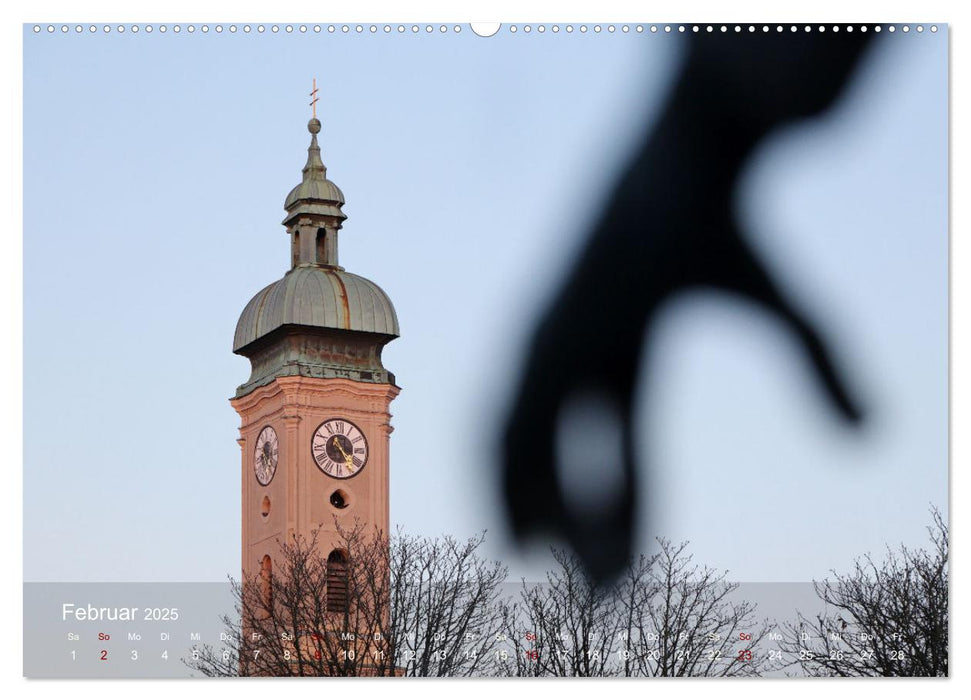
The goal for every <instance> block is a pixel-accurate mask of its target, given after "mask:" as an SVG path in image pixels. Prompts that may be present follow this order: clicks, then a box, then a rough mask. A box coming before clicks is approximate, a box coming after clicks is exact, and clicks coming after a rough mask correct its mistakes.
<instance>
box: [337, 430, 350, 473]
mask: <svg viewBox="0 0 971 700" xmlns="http://www.w3.org/2000/svg"><path fill="white" fill-rule="evenodd" d="M334 444H335V445H336V446H337V449H338V450H340V451H341V454H342V455H344V463H345V464H346V465H347V468H348V469H350V470H351V471H353V470H354V462H353V461H352V460H351V456H350V455H349V454H347V453H346V452H345V451H344V447H343V446H342V445H341V442H340V440H338V439H337V438H336V437H335V438H334Z"/></svg>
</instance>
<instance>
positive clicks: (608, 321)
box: [501, 26, 872, 583]
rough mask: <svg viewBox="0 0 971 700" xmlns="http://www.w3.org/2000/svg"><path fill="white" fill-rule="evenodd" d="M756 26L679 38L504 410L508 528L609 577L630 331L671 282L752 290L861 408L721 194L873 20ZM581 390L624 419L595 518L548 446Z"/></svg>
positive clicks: (833, 87) (852, 54)
mask: <svg viewBox="0 0 971 700" xmlns="http://www.w3.org/2000/svg"><path fill="white" fill-rule="evenodd" d="M757 29H758V30H759V31H758V32H757V33H755V34H749V33H745V34H734V33H732V32H731V31H729V32H728V33H725V34H722V33H717V30H716V33H714V34H701V35H695V36H691V37H689V38H686V41H687V42H688V44H689V47H688V51H687V56H686V58H685V61H684V64H683V66H682V69H681V72H680V76H679V78H678V80H677V82H676V84H675V86H674V88H673V91H672V93H671V95H670V96H669V98H668V101H667V104H666V106H665V108H664V110H663V112H662V114H661V116H660V119H659V121H658V122H657V123H656V125H655V126H654V127H653V129H651V130H650V133H649V134H648V135H647V137H646V139H645V141H644V144H643V147H642V148H640V149H639V150H638V151H637V152H636V154H635V157H634V158H633V161H632V162H631V163H630V165H629V167H628V169H627V170H626V172H625V173H624V175H623V177H622V178H621V179H620V181H619V183H618V185H617V186H616V187H615V189H614V191H613V194H612V196H611V198H610V200H609V201H608V202H607V204H606V206H605V207H604V209H603V215H602V216H601V217H600V220H599V223H598V224H597V226H596V227H595V229H594V231H593V232H592V235H591V236H590V238H589V241H588V243H587V245H586V247H585V249H584V250H583V252H582V253H581V255H580V256H579V259H578V261H577V262H576V264H575V266H574V268H573V270H572V272H571V273H570V274H569V275H568V277H567V279H566V281H565V283H564V284H563V286H562V288H561V290H560V291H559V293H558V295H557V296H556V298H555V300H554V301H553V303H552V304H551V306H550V308H549V309H548V310H547V311H546V313H545V314H544V315H543V317H542V319H541V320H540V323H539V324H538V327H537V328H536V330H535V335H534V336H533V340H532V343H531V346H530V347H529V349H528V354H527V361H526V363H525V366H524V374H523V377H522V379H521V382H520V385H519V387H518V390H517V394H516V396H515V399H514V403H513V406H512V410H511V412H510V415H509V416H508V418H507V420H506V423H505V433H504V437H503V452H502V459H503V462H502V465H501V469H502V488H503V497H504V500H505V502H506V504H507V506H508V515H509V518H510V524H511V526H512V531H513V534H514V536H515V537H516V538H517V540H520V541H522V540H524V539H525V538H526V537H527V536H529V535H530V534H542V533H545V534H552V535H555V536H558V537H560V538H562V539H564V540H565V541H566V542H567V543H568V544H569V545H570V546H571V547H572V548H573V550H574V551H575V552H576V554H577V555H578V557H579V558H580V559H581V560H582V561H583V563H584V565H585V567H586V569H587V572H588V574H590V576H591V577H592V579H593V580H594V581H596V582H598V583H605V582H607V581H609V580H611V579H612V578H614V577H615V576H616V575H617V574H618V573H619V572H620V571H621V570H622V569H623V567H624V566H625V565H626V564H627V561H628V559H629V557H630V555H631V549H632V546H633V541H634V533H633V526H634V518H635V512H636V506H637V503H636V498H637V492H638V489H637V473H636V470H635V464H634V454H633V449H632V445H633V437H632V427H631V415H632V411H633V406H632V400H633V390H634V388H635V386H636V384H637V381H638V365H639V361H640V359H641V358H642V356H643V353H642V347H641V346H642V343H643V342H644V341H645V339H647V340H648V341H649V339H650V330H651V325H652V323H653V322H654V319H655V316H656V312H657V311H658V309H659V307H660V306H661V304H662V303H663V302H665V301H667V300H668V299H670V298H671V297H672V296H673V295H675V294H677V293H678V292H682V291H687V290H690V289H699V288H708V289H711V290H713V291H716V292H722V293H726V294H733V295H738V296H740V297H743V298H745V299H747V300H749V301H752V302H755V303H757V304H758V305H759V306H760V307H761V308H763V309H764V310H765V311H766V312H768V313H769V314H771V315H772V316H774V317H775V318H777V319H778V320H779V321H780V322H781V323H782V324H783V325H784V326H785V327H786V328H787V329H788V330H789V331H791V332H792V333H793V334H794V336H795V337H796V338H797V339H798V341H799V343H800V345H801V347H802V349H803V352H804V353H805V357H806V359H807V360H808V361H809V363H810V365H811V367H812V369H813V370H814V374H815V376H816V379H817V381H818V382H819V384H820V385H821V386H822V388H823V389H824V391H825V393H826V395H827V396H828V397H829V400H830V403H831V406H832V410H834V411H835V412H836V413H837V414H838V415H840V416H841V417H842V418H844V419H845V420H846V421H848V422H850V423H857V422H858V421H859V420H860V419H861V410H860V408H859V407H858V405H857V402H856V401H855V400H854V397H853V396H852V394H851V392H850V391H849V389H848V387H847V383H846V382H845V380H844V379H843V378H842V377H841V376H840V373H839V372H838V371H837V367H836V364H835V363H834V361H833V359H832V357H831V354H830V352H829V350H828V349H827V347H826V344H825V342H824V340H823V338H822V337H821V335H820V332H819V331H818V330H817V329H816V327H815V326H814V324H813V323H812V322H810V320H808V319H807V318H806V316H805V315H804V313H803V312H802V310H801V309H799V308H797V306H796V305H795V304H794V303H793V302H792V301H791V300H789V299H787V298H786V295H785V294H784V292H783V290H782V289H780V287H779V285H778V284H777V283H776V282H775V281H774V280H773V277H772V275H771V272H770V271H769V270H768V269H766V267H765V265H764V264H763V263H762V261H761V260H760V259H759V257H758V255H757V254H756V252H755V251H754V250H753V249H752V248H751V247H750V246H749V245H748V243H747V242H746V241H745V238H744V236H743V232H742V231H740V230H739V227H738V223H737V221H736V217H735V212H734V208H733V205H734V198H735V194H736V187H737V183H738V178H739V175H740V173H741V171H742V169H743V167H744V166H745V165H746V162H747V161H748V159H749V158H750V156H751V154H752V153H753V151H754V150H755V148H756V147H757V146H758V144H759V142H760V141H761V140H762V139H763V138H764V137H765V136H766V135H767V134H768V133H769V132H771V131H772V130H773V129H775V128H776V127H778V126H780V125H783V124H785V123H787V122H791V121H793V120H796V119H800V118H806V117H811V116H815V115H818V114H820V113H821V112H822V111H823V110H825V109H827V108H828V107H829V106H830V105H831V104H832V103H833V102H834V101H835V99H836V97H837V96H838V94H839V92H840V90H841V88H842V87H843V86H844V84H845V83H846V82H847V79H848V77H849V75H850V73H851V71H852V69H853V68H854V66H855V65H856V64H857V63H858V62H859V60H860V56H861V54H862V53H863V51H864V49H865V47H866V45H867V44H868V43H869V37H870V36H871V35H872V29H871V30H870V31H869V32H867V33H862V32H860V30H859V27H857V28H856V31H854V32H852V33H847V32H846V31H845V30H844V31H842V32H839V33H838V34H836V33H833V32H832V31H831V30H828V31H826V32H825V33H820V32H818V30H817V29H816V28H813V31H812V32H808V33H806V32H804V31H803V29H802V27H800V29H799V31H798V32H797V33H791V32H790V31H789V29H788V27H787V28H786V31H785V32H783V33H777V32H776V31H775V27H774V26H773V27H772V28H771V31H770V32H769V33H764V32H762V31H761V27H758V28H757ZM779 233H780V235H784V232H779ZM590 393H592V394H594V395H596V396H597V397H598V398H599V399H601V400H603V401H606V402H607V403H608V404H609V405H610V406H611V408H612V409H613V410H612V411H611V413H612V415H614V416H618V417H619V420H620V422H621V425H620V426H619V428H620V431H621V434H622V436H623V437H622V445H623V446H622V457H621V459H622V461H623V464H622V470H623V475H624V482H625V483H624V484H623V487H622V488H621V489H620V495H619V497H618V498H617V499H616V500H615V502H613V503H612V504H611V506H610V508H609V509H608V510H606V511H603V512H600V513H598V514H597V515H596V516H595V517H594V516H591V515H590V514H589V513H586V512H575V511H573V510H571V509H570V508H569V507H567V505H566V504H565V502H564V498H563V493H562V491H561V487H560V486H559V484H558V478H557V468H558V465H557V462H556V450H555V439H556V429H557V421H558V417H559V416H560V412H561V409H562V408H563V406H564V405H565V403H566V402H568V401H570V400H571V399H572V398H574V397H576V396H579V395H584V394H590ZM590 476H591V478H596V475H595V474H592V475H590Z"/></svg>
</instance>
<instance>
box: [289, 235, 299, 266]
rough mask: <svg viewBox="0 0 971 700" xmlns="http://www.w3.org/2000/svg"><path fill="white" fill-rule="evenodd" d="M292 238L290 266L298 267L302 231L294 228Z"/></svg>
mask: <svg viewBox="0 0 971 700" xmlns="http://www.w3.org/2000/svg"><path fill="white" fill-rule="evenodd" d="M290 238H291V240H292V242H293V243H292V246H291V250H290V258H291V263H290V267H296V266H297V263H298V262H300V231H299V230H298V229H294V230H293V232H292V233H291V234H290Z"/></svg>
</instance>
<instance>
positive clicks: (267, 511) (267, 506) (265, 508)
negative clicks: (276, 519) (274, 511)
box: [260, 496, 270, 518]
mask: <svg viewBox="0 0 971 700" xmlns="http://www.w3.org/2000/svg"><path fill="white" fill-rule="evenodd" d="M260 512H261V513H262V514H263V517H264V518H265V517H267V516H268V515H269V514H270V497H269V496H263V507H262V509H261V511H260Z"/></svg>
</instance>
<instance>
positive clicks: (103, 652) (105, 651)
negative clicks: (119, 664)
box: [101, 649, 108, 661]
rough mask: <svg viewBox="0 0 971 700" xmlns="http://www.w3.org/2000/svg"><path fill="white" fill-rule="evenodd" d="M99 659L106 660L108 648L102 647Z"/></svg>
mask: <svg viewBox="0 0 971 700" xmlns="http://www.w3.org/2000/svg"><path fill="white" fill-rule="evenodd" d="M101 660H102V661H107V660H108V650H107V649H102V650H101Z"/></svg>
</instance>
